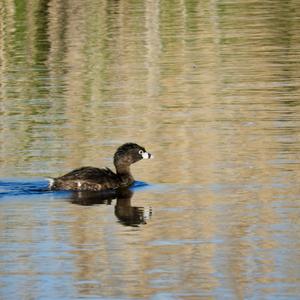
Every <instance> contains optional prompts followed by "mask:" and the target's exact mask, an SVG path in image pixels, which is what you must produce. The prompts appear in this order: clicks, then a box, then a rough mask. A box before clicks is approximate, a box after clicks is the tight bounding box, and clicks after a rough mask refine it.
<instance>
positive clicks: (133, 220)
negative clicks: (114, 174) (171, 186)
mask: <svg viewBox="0 0 300 300" xmlns="http://www.w3.org/2000/svg"><path fill="white" fill-rule="evenodd" d="M132 196H133V191H132V190H129V189H120V190H108V191H107V192H88V191H86V192H85V191H83V192H74V193H72V195H71V197H70V200H71V202H72V203H74V204H78V205H88V206H90V205H96V204H106V205H111V203H112V200H113V199H115V198H116V206H115V215H116V217H117V218H118V219H119V221H120V222H121V223H122V224H123V225H127V226H137V225H140V224H147V223H146V219H148V218H149V217H150V216H151V214H152V211H151V208H150V209H149V210H148V212H147V210H146V211H145V208H144V207H137V206H131V198H132Z"/></svg>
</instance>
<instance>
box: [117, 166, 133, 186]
mask: <svg viewBox="0 0 300 300" xmlns="http://www.w3.org/2000/svg"><path fill="white" fill-rule="evenodd" d="M115 167H116V171H117V175H118V176H119V178H120V180H121V182H122V184H124V185H125V186H129V185H131V184H132V183H133V182H134V178H133V176H132V174H131V171H130V166H127V165H126V166H125V165H121V164H115Z"/></svg>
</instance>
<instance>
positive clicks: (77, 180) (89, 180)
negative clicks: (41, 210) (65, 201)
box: [49, 143, 153, 191]
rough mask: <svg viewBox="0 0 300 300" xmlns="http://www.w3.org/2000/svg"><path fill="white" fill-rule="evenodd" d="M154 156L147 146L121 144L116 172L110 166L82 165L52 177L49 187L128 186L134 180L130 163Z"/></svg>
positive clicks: (92, 188)
mask: <svg viewBox="0 0 300 300" xmlns="http://www.w3.org/2000/svg"><path fill="white" fill-rule="evenodd" d="M152 157H153V156H152V155H151V154H150V153H148V152H147V151H146V150H145V148H143V147H141V146H139V145H137V144H134V143H126V144H124V145H122V146H120V147H119V148H118V149H117V151H116V153H115V155H114V165H115V168H116V173H114V172H113V171H112V170H110V169H108V168H105V169H99V168H94V167H82V168H79V169H75V170H73V171H71V172H69V173H67V174H65V175H63V176H61V177H57V178H53V179H51V183H50V186H49V187H50V189H51V190H73V191H103V190H108V189H117V188H120V187H128V186H130V185H131V184H133V182H134V178H133V176H132V174H131V171H130V165H131V164H133V163H135V162H137V161H139V160H141V159H149V158H152Z"/></svg>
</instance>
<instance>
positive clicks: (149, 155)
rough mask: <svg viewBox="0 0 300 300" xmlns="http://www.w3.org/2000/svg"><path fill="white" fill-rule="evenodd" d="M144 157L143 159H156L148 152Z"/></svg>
mask: <svg viewBox="0 0 300 300" xmlns="http://www.w3.org/2000/svg"><path fill="white" fill-rule="evenodd" d="M142 157H143V159H152V158H154V156H153V155H152V154H151V153H148V152H144V153H143V154H142Z"/></svg>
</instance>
